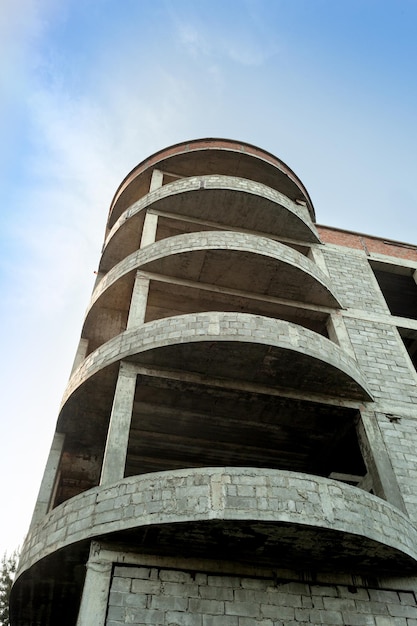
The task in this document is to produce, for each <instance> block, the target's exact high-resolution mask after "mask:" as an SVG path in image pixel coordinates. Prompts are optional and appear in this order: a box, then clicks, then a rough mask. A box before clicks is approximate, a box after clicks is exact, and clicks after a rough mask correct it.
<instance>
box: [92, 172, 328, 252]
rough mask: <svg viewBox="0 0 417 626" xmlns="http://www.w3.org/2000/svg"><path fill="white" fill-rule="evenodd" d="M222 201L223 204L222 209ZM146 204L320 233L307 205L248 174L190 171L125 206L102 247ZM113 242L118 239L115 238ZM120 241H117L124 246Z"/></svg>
mask: <svg viewBox="0 0 417 626" xmlns="http://www.w3.org/2000/svg"><path fill="white" fill-rule="evenodd" d="M225 206H227V210H226V209H225ZM149 208H152V209H154V210H156V211H158V210H159V211H166V212H168V213H170V214H172V215H173V216H175V215H176V214H178V215H183V216H189V217H191V218H192V217H194V218H198V219H200V220H208V221H209V222H213V223H218V225H219V227H220V228H221V226H222V225H224V226H228V227H236V228H237V229H238V230H239V229H248V230H254V231H259V232H263V233H265V234H267V233H269V234H271V235H275V236H279V235H281V236H282V237H287V238H290V239H291V238H292V239H296V240H299V241H304V242H307V243H319V242H320V238H319V235H318V233H317V231H316V228H315V226H314V224H313V222H312V221H311V218H310V216H309V213H308V210H307V209H306V207H305V206H303V205H298V204H296V203H295V202H293V200H290V199H289V198H287V196H285V195H284V194H282V193H280V192H279V191H276V190H275V189H272V188H271V187H268V186H267V185H264V184H262V183H257V182H254V181H252V180H247V179H244V178H238V177H235V176H220V175H216V176H213V175H212V176H192V177H190V178H182V179H180V180H178V181H175V182H173V183H169V184H167V185H163V186H162V187H159V188H158V189H155V190H154V191H152V192H150V193H148V194H146V195H145V196H144V197H143V198H141V199H140V200H138V201H137V202H135V203H134V204H133V205H132V206H130V207H129V208H128V209H127V210H126V211H124V212H123V213H122V215H121V216H120V217H119V218H118V220H117V221H116V222H115V224H114V225H113V227H112V229H111V231H110V233H109V234H108V236H107V238H106V241H105V245H104V249H103V262H104V263H105V260H106V255H107V253H108V250H107V248H108V247H110V245H111V244H113V243H114V240H115V239H116V236H117V235H118V234H120V233H121V232H122V230H123V229H124V227H125V226H127V225H129V227H131V224H130V222H131V221H132V220H135V219H138V220H139V219H140V218H141V216H142V214H143V213H144V212H145V211H146V210H147V209H149ZM117 245H119V244H118V242H117ZM125 247H126V244H125V243H124V244H123V246H121V248H122V249H125Z"/></svg>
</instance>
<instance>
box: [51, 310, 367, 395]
mask: <svg viewBox="0 0 417 626" xmlns="http://www.w3.org/2000/svg"><path fill="white" fill-rule="evenodd" d="M207 348H209V349H210V359H209V360H207V352H206V349H207ZM121 360H132V361H134V362H135V363H139V364H144V365H152V366H155V367H164V368H167V367H168V368H171V369H172V368H174V369H181V370H183V371H187V368H188V370H189V371H192V372H197V373H201V374H205V375H209V376H220V377H224V378H230V377H231V376H232V377H233V378H235V379H237V380H243V381H247V382H253V383H255V384H256V383H257V384H263V385H268V384H269V385H273V386H275V387H280V388H291V389H296V390H300V388H302V389H303V390H304V391H306V392H313V393H319V394H320V393H321V394H327V395H332V394H333V395H338V396H339V397H347V398H351V399H358V400H362V401H363V400H371V399H372V397H371V395H370V393H369V391H368V389H367V383H366V381H365V379H364V377H363V376H362V374H361V372H360V370H359V368H358V366H357V364H356V362H355V360H354V359H353V358H352V357H350V356H349V355H348V354H347V353H346V352H344V350H342V349H341V348H339V346H337V345H336V344H334V343H333V342H332V341H330V340H329V339H326V338H325V337H322V336H321V335H319V334H317V333H315V332H314V331H311V330H308V329H306V328H303V327H302V326H298V325H297V324H293V323H292V322H287V321H283V320H276V319H271V318H268V317H264V316H260V315H252V314H248V313H229V312H227V313H225V312H222V311H221V312H220V311H211V312H206V313H195V314H187V315H177V316H174V317H168V318H165V319H159V320H155V321H153V322H148V323H146V324H144V325H142V326H140V327H138V328H135V329H134V330H131V331H125V332H124V333H122V334H120V335H117V336H116V337H114V338H113V339H111V340H110V341H107V342H106V343H105V344H103V345H102V346H100V347H99V348H97V350H95V351H94V352H92V353H91V354H89V355H88V356H87V358H86V359H85V360H84V361H83V362H82V364H81V365H80V366H79V367H78V369H77V370H75V372H74V373H73V375H72V377H71V379H70V381H69V384H68V386H67V389H66V392H65V395H64V398H63V401H62V407H64V405H65V403H66V402H67V400H68V399H69V398H70V396H71V395H72V394H73V393H74V391H75V390H76V389H78V388H79V387H80V386H81V385H83V383H84V382H85V381H87V380H88V379H89V378H91V377H92V376H93V375H94V374H96V373H98V372H99V371H100V370H103V369H104V368H106V367H108V366H109V365H112V364H114V363H117V362H119V361H121Z"/></svg>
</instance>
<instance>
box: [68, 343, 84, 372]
mask: <svg viewBox="0 0 417 626" xmlns="http://www.w3.org/2000/svg"><path fill="white" fill-rule="evenodd" d="M87 351H88V339H83V338H82V337H81V339H80V342H79V344H78V348H77V352H76V354H75V358H74V363H73V365H72V370H71V376H72V375H73V373H74V372H75V370H76V369H77V367H78V366H79V365H81V363H82V362H83V361H84V359H85V357H86V356H87Z"/></svg>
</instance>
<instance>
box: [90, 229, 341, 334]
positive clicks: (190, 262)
mask: <svg viewBox="0 0 417 626" xmlns="http://www.w3.org/2000/svg"><path fill="white" fill-rule="evenodd" d="M136 270H142V271H147V272H151V273H154V274H158V275H160V276H161V277H164V278H166V277H173V278H175V279H177V280H178V279H179V280H180V282H182V283H184V284H189V285H192V286H193V287H194V288H198V286H199V285H200V286H204V285H205V286H206V287H207V288H208V289H209V288H211V289H214V290H215V289H216V287H217V288H218V287H220V288H226V289H228V290H231V291H232V292H235V293H237V292H239V293H242V294H243V293H248V294H252V295H253V294H257V295H258V296H260V295H262V296H266V297H271V298H275V299H282V300H283V302H282V303H280V305H278V303H275V307H274V306H272V305H270V304H269V303H263V304H262V303H260V302H259V300H255V301H254V300H252V306H253V307H254V312H256V313H260V314H262V313H263V309H265V314H267V310H268V309H271V317H283V319H286V317H285V314H282V313H281V309H282V308H283V307H284V308H285V309H287V310H289V309H290V307H291V304H293V305H294V304H297V303H298V305H300V304H307V305H318V306H319V307H323V308H327V309H328V311H327V313H328V312H329V311H330V310H331V309H334V308H340V303H339V301H338V299H337V296H336V294H335V293H334V291H333V289H332V286H331V283H330V280H329V278H328V277H327V276H326V275H325V274H324V273H323V272H322V271H321V270H320V269H319V268H318V267H317V266H316V265H315V264H314V263H313V262H312V261H310V259H308V258H307V257H305V256H303V255H302V254H300V253H298V252H296V251H295V250H293V249H292V248H289V247H288V246H285V245H283V244H280V243H278V242H276V241H272V240H270V239H266V238H263V237H258V236H255V235H243V234H242V233H234V232H224V231H218V232H212V231H207V232H205V233H203V234H202V233H198V234H195V233H191V234H185V235H177V236H176V237H171V238H169V239H164V240H162V241H159V242H157V243H155V244H152V245H151V246H147V247H145V248H143V249H140V250H138V251H136V252H135V253H133V254H131V255H130V256H129V257H127V258H125V259H124V260H123V261H121V262H120V263H119V264H118V265H116V266H115V267H113V269H112V270H110V272H108V273H107V274H106V276H105V277H104V278H103V279H102V280H101V281H100V283H99V284H98V285H97V287H96V289H95V291H94V293H93V296H92V300H91V302H90V306H89V310H88V311H87V314H86V319H85V324H84V329H83V336H85V337H88V338H89V339H92V340H93V344H94V345H96V346H98V345H100V343H103V341H106V340H108V339H110V338H111V337H112V336H114V335H115V334H117V333H118V332H120V330H119V328H118V327H117V326H115V327H113V326H111V327H110V326H109V321H108V316H105V315H103V310H108V311H118V314H117V316H118V317H120V315H122V317H123V318H124V319H127V315H128V310H129V306H130V298H131V293H132V288H133V282H134V277H135V271H136ZM174 282H175V281H174ZM166 288H168V287H166ZM178 288H179V287H177V289H178ZM210 293H211V299H212V304H211V305H210V303H209V306H210V308H208V309H207V310H212V309H213V308H214V309H215V308H216V303H217V301H218V302H219V303H218V304H217V306H218V308H220V309H222V301H221V300H218V298H219V296H218V294H216V292H215V291H211V292H210ZM216 297H217V300H216ZM171 300H172V302H174V299H173V297H172V298H171ZM188 300H189V306H190V309H189V310H188V311H184V312H192V311H193V309H192V304H191V298H188ZM232 303H233V293H230V294H229V302H226V303H224V306H225V307H226V306H227V307H229V309H227V310H232V309H231V308H230V307H232V306H233V304H232ZM284 303H286V304H284ZM238 306H239V308H236V309H235V310H242V311H244V310H245V307H244V305H243V304H242V302H240V304H239V305H238ZM171 308H172V304H171ZM311 308H312V307H311ZM248 309H249V307H248ZM275 310H276V314H275ZM247 312H250V310H248V311H247ZM178 313H180V311H178ZM172 314H173V313H171V315H172ZM314 315H316V317H317V313H316V312H315V311H313V310H311V313H310V317H314ZM322 315H324V314H322ZM304 316H305V312H304ZM155 317H156V316H155ZM300 317H301V314H300ZM294 321H296V320H294ZM300 324H301V325H304V324H303V322H302V321H300ZM102 326H103V327H104V328H105V329H106V330H107V336H106V335H105V334H104V335H103V332H102V328H101V327H102ZM110 333H112V334H110Z"/></svg>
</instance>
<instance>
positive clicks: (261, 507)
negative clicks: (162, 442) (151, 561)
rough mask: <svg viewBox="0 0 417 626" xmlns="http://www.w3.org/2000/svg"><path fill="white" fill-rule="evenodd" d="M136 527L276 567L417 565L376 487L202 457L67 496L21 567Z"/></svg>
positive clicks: (143, 536) (412, 542) (158, 537)
mask: <svg viewBox="0 0 417 626" xmlns="http://www.w3.org/2000/svg"><path fill="white" fill-rule="evenodd" d="M150 528H153V531H152V532H149V529H150ZM132 532H133V533H134V539H135V545H136V546H137V547H139V546H141V547H143V548H144V549H145V550H149V551H156V553H158V551H159V553H162V554H170V553H172V549H173V546H175V550H176V551H177V553H179V554H180V553H181V549H182V548H181V546H183V547H185V546H187V550H189V549H190V546H194V549H195V550H196V553H197V554H198V553H200V554H206V555H208V556H210V558H215V557H217V556H218V557H219V558H225V559H227V558H228V557H229V558H230V557H231V556H232V555H233V556H234V558H238V560H241V561H245V560H248V559H250V558H251V555H252V556H253V555H254V554H256V559H257V562H258V561H259V562H264V563H270V564H274V565H275V566H281V567H282V566H283V564H285V563H290V564H291V566H292V567H295V566H297V561H298V560H299V561H300V562H299V563H298V564H299V565H302V567H303V568H304V569H306V568H308V567H310V568H311V567H313V568H314V567H317V568H320V567H325V568H327V567H333V568H334V567H335V566H336V565H337V566H338V567H339V566H342V567H349V568H351V570H352V569H353V570H356V571H358V572H360V571H365V570H366V569H368V570H369V569H370V568H371V569H372V568H379V569H377V570H376V571H377V572H378V573H379V574H380V573H381V572H386V573H392V574H394V573H404V572H406V571H408V572H412V571H416V570H417V531H416V529H415V527H414V526H413V525H412V524H411V522H410V520H409V519H408V518H407V517H406V516H405V515H404V514H403V513H401V512H400V511H399V510H398V509H396V508H394V507H393V506H391V505H390V504H388V503H387V502H385V501H384V500H381V499H379V498H377V497H376V496H373V495H370V494H369V493H367V492H364V491H361V490H360V489H357V488H355V487H350V486H349V485H345V484H342V483H337V482H335V481H332V480H329V479H326V478H321V477H317V476H310V475H307V474H300V473H295V472H289V471H279V470H270V469H263V468H261V469H253V468H236V467H223V468H222V467H216V468H206V467H203V468H199V469H184V470H175V471H167V472H157V473H153V474H144V475H141V476H132V477H129V478H126V479H124V480H122V481H120V482H119V483H117V484H115V485H112V486H110V487H107V488H104V487H102V488H94V489H90V490H89V491H86V492H84V493H83V494H80V495H79V496H76V497H74V498H72V499H70V500H68V501H67V502H65V503H64V504H62V505H60V506H58V507H57V508H56V509H54V510H53V511H52V512H51V513H50V514H49V515H47V516H46V517H45V518H44V520H43V522H41V523H40V524H38V525H37V526H35V527H34V529H33V530H32V533H31V534H30V535H28V537H27V539H26V542H25V544H24V546H23V549H22V554H21V561H20V571H19V573H18V576H19V575H21V574H22V573H23V572H24V571H25V570H27V569H29V568H30V567H31V566H32V565H33V564H34V563H36V562H37V561H39V560H40V559H42V558H44V557H46V556H47V555H50V554H53V553H54V552H55V551H57V550H60V549H61V548H64V547H66V546H70V545H72V544H75V543H77V542H80V541H83V540H85V539H93V538H105V537H109V536H110V537H111V539H112V540H118V541H123V536H124V534H125V533H129V538H130V539H129V540H132ZM191 556H192V555H191ZM374 571H375V570H374Z"/></svg>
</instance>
